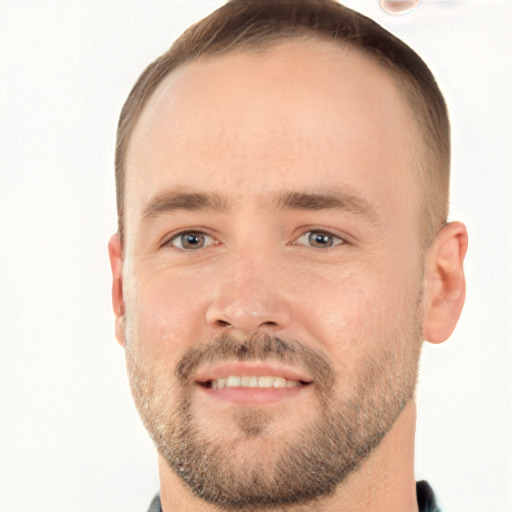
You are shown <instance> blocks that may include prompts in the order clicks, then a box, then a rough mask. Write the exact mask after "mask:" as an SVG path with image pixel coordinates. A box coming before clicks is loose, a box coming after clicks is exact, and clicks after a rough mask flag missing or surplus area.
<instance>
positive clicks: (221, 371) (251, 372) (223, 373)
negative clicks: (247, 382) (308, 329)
mask: <svg viewBox="0 0 512 512" xmlns="http://www.w3.org/2000/svg"><path fill="white" fill-rule="evenodd" d="M230 375H237V376H240V377H243V376H255V377H264V376H270V377H283V378H284V379H287V380H294V381H300V382H303V383H311V382H312V379H311V377H310V376H309V375H308V374H307V373H306V372H305V371H304V370H303V369H302V368H295V367H292V366H287V365H282V364H279V363H277V362H269V361H224V362H219V363H213V364H210V365H206V366H202V367H200V368H199V369H198V371H197V372H196V374H195V378H194V380H195V381H196V382H198V383H201V382H209V381H212V380H217V379H220V378H225V377H229V376H230Z"/></svg>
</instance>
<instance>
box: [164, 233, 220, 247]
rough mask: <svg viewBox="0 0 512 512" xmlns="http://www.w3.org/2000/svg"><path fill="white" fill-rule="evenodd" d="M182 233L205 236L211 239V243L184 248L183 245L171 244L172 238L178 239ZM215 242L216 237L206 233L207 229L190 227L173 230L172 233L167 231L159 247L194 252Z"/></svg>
mask: <svg viewBox="0 0 512 512" xmlns="http://www.w3.org/2000/svg"><path fill="white" fill-rule="evenodd" d="M183 235H200V236H204V237H206V238H209V239H211V243H207V244H206V245H204V246H203V247H199V248H197V249H185V248H183V247H178V246H177V245H175V244H173V241H174V240H176V239H179V237H181V236H183ZM216 243H218V241H217V239H216V238H215V237H214V236H213V235H212V234H211V233H208V232H207V230H205V229H204V228H192V229H180V230H179V231H174V232H172V233H169V234H168V235H166V236H165V237H164V239H163V241H162V243H161V244H160V247H161V248H162V247H171V248H173V249H175V250H177V251H181V252H194V251H198V250H200V249H204V248H207V247H210V246H212V245H215V244H216Z"/></svg>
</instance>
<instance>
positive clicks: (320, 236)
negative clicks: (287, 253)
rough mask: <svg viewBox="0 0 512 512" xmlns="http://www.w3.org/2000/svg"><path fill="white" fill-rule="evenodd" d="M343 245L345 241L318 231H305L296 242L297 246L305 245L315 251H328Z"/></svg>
mask: <svg viewBox="0 0 512 512" xmlns="http://www.w3.org/2000/svg"><path fill="white" fill-rule="evenodd" d="M344 243H345V241H344V240H342V239H341V238H339V237H337V236H335V235H332V234H331V233H328V232H326V231H320V230H312V231H307V232H306V233H304V234H303V235H301V236H300V237H299V238H298V239H297V242H296V244H297V245H306V246H309V247H313V248H315V249H329V248H330V247H334V246H336V245H341V244H344Z"/></svg>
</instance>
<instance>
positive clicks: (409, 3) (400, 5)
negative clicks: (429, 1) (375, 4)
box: [380, 0, 420, 14]
mask: <svg viewBox="0 0 512 512" xmlns="http://www.w3.org/2000/svg"><path fill="white" fill-rule="evenodd" d="M419 1H420V0H380V6H381V7H382V8H383V9H384V10H385V11H386V12H387V13H389V14H405V13H407V12H410V11H412V10H413V9H414V8H415V7H417V6H418V4H419Z"/></svg>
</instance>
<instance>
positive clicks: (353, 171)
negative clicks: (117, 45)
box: [119, 42, 423, 508]
mask: <svg viewBox="0 0 512 512" xmlns="http://www.w3.org/2000/svg"><path fill="white" fill-rule="evenodd" d="M414 133H415V127H414V123H413V121H412V120H411V119H410V117H409V113H408V110H407V107H406V104H405V103H404V100H403V99H402V98H401V97H400V93H399V91H398V90H397V88H396V86H395V85H394V83H393V80H392V78H391V77H390V76H388V74H387V72H386V71H384V70H382V69H381V68H379V67H378V66H377V65H376V64H374V63H373V62H372V61H370V60H368V59H367V58H366V57H364V56H361V55H359V54H358V53H356V52H355V51H353V50H348V49H342V48H340V47H337V46H336V47H335V46H333V45H331V44H330V43H320V42H308V43H306V42H288V43H286V44H280V45H278V46H275V47H273V48H271V49H269V50H267V51H265V52H262V53H261V52H260V53H256V52H254V53H253V52H244V53H228V54H226V55H223V56H217V57H210V58H203V59H201V60H199V61H197V62H195V63H191V64H187V65H184V66H182V67H181V68H179V69H178V70H176V71H175V72H173V73H172V74H171V75H170V76H168V77H167V78H166V79H165V80H164V82H163V83H162V84H161V85H160V87H159V89H158V90H157V91H156V93H155V94H154V96H153V97H152V98H151V100H150V101H149V103H148V104H147V106H146V107H145V109H144V112H143V113H142V116H141V118H140V119H139V121H138V123H137V126H136V128H135V131H134V133H133V136H132V139H131V143H130V147H129V150H128V154H127V159H126V173H127V174H126V190H125V198H126V211H125V212H126V228H125V236H126V239H125V246H124V253H123V274H122V276H123V279H122V286H123V290H122V294H123V301H124V302H123V306H122V307H123V310H122V312H121V316H122V318H123V322H124V330H123V331H122V333H121V334H120V336H119V337H120V339H121V341H122V343H123V344H124V345H125V349H126V357H127V362H128V369H129V375H130V381H131V387H132V392H133V395H134V398H135V402H136V404H137V407H138V409H139V412H140V414H141V416H142V418H143V421H144V422H145V424H146V427H147V429H148V431H149V432H150V434H151V436H152V437H153V439H154V441H155V443H156V446H157V448H158V450H159V452H160V455H161V456H162V457H163V458H164V459H165V460H166V462H167V464H168V465H169V467H170V468H172V469H173V471H174V472H175V473H176V475H178V476H179V477H180V478H181V479H182V481H184V482H186V484H187V485H188V486H189V489H190V490H191V491H192V492H193V493H194V494H195V495H197V496H200V497H202V498H204V499H205V500H207V501H209V502H212V503H216V504H219V505H223V506H225V507H228V508H229V507H231V508H244V507H246V506H247V504H248V503H253V504H260V505H277V504H285V503H293V502H300V501H302V502H304V501H308V500H311V499H313V498H315V497H318V496H322V495H324V494H329V493H331V492H332V491H333V490H334V489H335V488H336V486H337V485H338V484H339V483H340V482H342V481H343V480H344V479H345V478H346V476H347V475H349V474H351V473H353V472H354V471H356V470H357V469H358V468H359V467H360V466H361V464H364V462H365V459H366V458H367V456H368V455H369V454H370V453H371V452H372V450H374V449H375V447H377V446H378V445H379V442H380V440H381V439H382V438H383V436H384V435H385V434H386V432H388V431H389V429H390V428H391V427H392V425H393V423H394V421H395V420H396V418H397V416H398V415H399V413H400V411H401V410H402V408H403V407H404V405H405V404H406V403H407V401H408V400H409V399H410V398H411V395H412V393H413V390H414V386H415V381H416V372H417V362H418V357H419V351H420V346H421V328H422V326H421V324H422V315H423V312H422V278H423V275H422V274H423V273H422V263H421V256H420V252H419V250H418V247H419V245H420V244H419V239H420V236H419V233H418V232H417V225H418V222H417V217H418V207H417V202H418V201H417V197H418V195H417V190H416V183H415V179H414V171H413V161H414V155H415V153H416V147H415V146H414V139H415V137H414ZM416 138H417V137H416Z"/></svg>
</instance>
